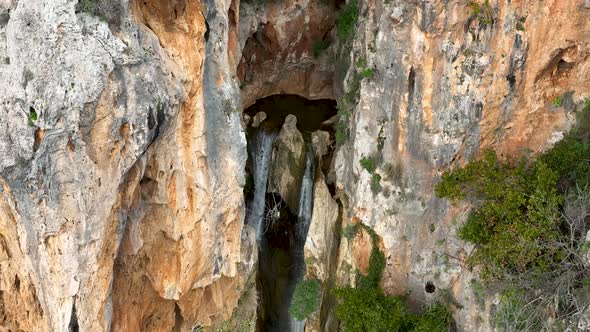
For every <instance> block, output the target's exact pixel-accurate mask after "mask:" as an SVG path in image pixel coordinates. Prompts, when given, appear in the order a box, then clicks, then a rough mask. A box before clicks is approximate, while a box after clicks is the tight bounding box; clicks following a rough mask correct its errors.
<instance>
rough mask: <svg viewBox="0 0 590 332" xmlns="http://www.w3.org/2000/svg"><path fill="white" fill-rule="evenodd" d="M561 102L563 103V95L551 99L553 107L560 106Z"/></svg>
mask: <svg viewBox="0 0 590 332" xmlns="http://www.w3.org/2000/svg"><path fill="white" fill-rule="evenodd" d="M561 104H563V96H557V97H555V98H553V100H552V101H551V105H553V107H560V106H561Z"/></svg>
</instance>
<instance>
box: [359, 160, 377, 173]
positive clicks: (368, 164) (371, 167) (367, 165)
mask: <svg viewBox="0 0 590 332" xmlns="http://www.w3.org/2000/svg"><path fill="white" fill-rule="evenodd" d="M360 164H361V167H362V168H364V169H366V170H367V172H369V173H373V172H374V171H375V168H376V167H377V165H376V163H375V159H374V158H372V157H363V158H361V160H360Z"/></svg>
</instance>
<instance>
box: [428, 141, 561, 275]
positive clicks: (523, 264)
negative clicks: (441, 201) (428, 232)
mask: <svg viewBox="0 0 590 332" xmlns="http://www.w3.org/2000/svg"><path fill="white" fill-rule="evenodd" d="M558 178H559V177H558V174H557V172H555V171H553V170H552V169H550V168H549V167H547V165H546V164H545V163H543V162H535V163H532V164H531V163H527V162H526V161H524V160H522V161H520V162H518V163H510V162H500V161H499V160H498V159H497V156H496V154H495V152H493V151H486V152H485V154H484V158H483V159H481V160H478V161H474V162H471V163H470V164H468V165H467V166H466V167H464V168H462V169H457V170H454V171H451V172H445V174H443V176H442V181H441V182H440V183H439V184H438V185H437V186H436V188H435V192H436V194H437V195H438V196H439V197H446V198H450V199H452V200H458V199H463V198H466V197H467V198H469V199H470V200H471V201H472V203H473V204H474V205H475V210H474V211H473V212H472V213H471V214H470V215H469V218H468V219H467V222H466V223H465V224H464V225H463V226H462V227H461V228H460V229H459V237H461V238H462V239H464V240H467V241H470V242H473V243H476V244H478V245H479V246H478V249H477V250H476V252H475V253H474V254H473V255H472V256H471V258H470V260H471V263H473V264H475V265H480V264H482V269H483V271H484V275H485V276H498V275H501V274H503V273H505V272H507V271H511V270H519V271H525V270H527V269H528V268H531V267H545V268H549V265H550V263H551V261H552V260H553V259H556V258H557V257H559V256H560V253H559V250H558V249H557V248H547V244H548V243H549V242H551V241H553V240H555V239H556V237H557V235H558V234H559V224H560V221H559V218H558V208H559V206H560V204H561V202H562V197H561V195H560V194H559V193H558V192H557V190H556V187H557V181H558Z"/></svg>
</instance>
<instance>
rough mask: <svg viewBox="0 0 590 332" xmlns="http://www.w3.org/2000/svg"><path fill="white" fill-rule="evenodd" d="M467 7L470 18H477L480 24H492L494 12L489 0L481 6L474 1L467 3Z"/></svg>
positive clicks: (485, 0)
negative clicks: (469, 10) (469, 9)
mask: <svg viewBox="0 0 590 332" xmlns="http://www.w3.org/2000/svg"><path fill="white" fill-rule="evenodd" d="M467 6H468V7H469V8H471V16H472V17H475V18H477V20H478V21H479V22H480V23H482V24H492V23H493V22H494V12H493V10H492V7H491V6H490V1H489V0H484V2H483V4H481V5H480V4H479V3H477V2H475V1H469V3H468V4H467Z"/></svg>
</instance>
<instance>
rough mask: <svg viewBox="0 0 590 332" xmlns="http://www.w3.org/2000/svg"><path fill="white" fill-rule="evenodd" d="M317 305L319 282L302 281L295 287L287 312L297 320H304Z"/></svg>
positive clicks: (318, 300) (311, 280) (318, 302)
mask: <svg viewBox="0 0 590 332" xmlns="http://www.w3.org/2000/svg"><path fill="white" fill-rule="evenodd" d="M319 304H320V282H319V281H318V280H315V279H308V280H303V281H301V282H299V283H298V284H297V285H296V286H295V292H294V293H293V299H292V300H291V307H290V308H289V312H290V313H291V315H293V317H295V318H297V319H298V320H304V319H307V318H308V317H309V316H310V315H311V314H313V313H314V312H315V311H316V310H317V308H318V305H319Z"/></svg>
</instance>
